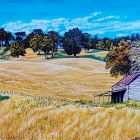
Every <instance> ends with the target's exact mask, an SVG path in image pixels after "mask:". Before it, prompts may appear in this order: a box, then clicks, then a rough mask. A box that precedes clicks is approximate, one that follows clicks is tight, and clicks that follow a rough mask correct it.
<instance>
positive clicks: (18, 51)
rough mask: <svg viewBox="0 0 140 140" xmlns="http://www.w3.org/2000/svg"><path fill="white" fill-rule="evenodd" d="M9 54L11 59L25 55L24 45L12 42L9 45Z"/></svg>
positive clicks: (20, 42)
mask: <svg viewBox="0 0 140 140" xmlns="http://www.w3.org/2000/svg"><path fill="white" fill-rule="evenodd" d="M10 52H11V56H13V57H19V56H20V55H21V56H24V55H25V54H26V51H25V48H24V43H23V42H22V41H17V40H15V41H13V42H12V43H11V45H10Z"/></svg>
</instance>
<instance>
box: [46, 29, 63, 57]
mask: <svg viewBox="0 0 140 140" xmlns="http://www.w3.org/2000/svg"><path fill="white" fill-rule="evenodd" d="M48 36H50V37H51V39H52V40H53V46H54V47H53V48H54V50H53V52H56V51H57V48H58V45H60V39H61V38H60V35H59V34H58V33H57V32H55V31H50V32H48ZM52 55H54V53H53V54H52ZM52 57H54V56H52Z"/></svg>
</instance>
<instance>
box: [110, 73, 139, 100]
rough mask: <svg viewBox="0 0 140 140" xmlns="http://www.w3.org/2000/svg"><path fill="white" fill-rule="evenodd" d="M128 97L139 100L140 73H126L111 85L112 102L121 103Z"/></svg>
mask: <svg viewBox="0 0 140 140" xmlns="http://www.w3.org/2000/svg"><path fill="white" fill-rule="evenodd" d="M129 99H131V100H136V101H140V73H134V74H131V75H128V76H126V77H124V78H123V79H122V80H120V81H119V82H118V83H116V84H115V85H113V86H112V97H111V101H112V102H113V103H123V102H127V101H128V100H129Z"/></svg>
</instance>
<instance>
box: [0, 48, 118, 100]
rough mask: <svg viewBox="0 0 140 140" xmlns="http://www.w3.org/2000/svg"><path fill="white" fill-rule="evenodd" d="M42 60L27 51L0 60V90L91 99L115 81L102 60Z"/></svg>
mask: <svg viewBox="0 0 140 140" xmlns="http://www.w3.org/2000/svg"><path fill="white" fill-rule="evenodd" d="M82 55H83V54H81V57H80V58H72V57H71V58H70V57H69V58H62V59H52V60H51V59H50V60H45V59H44V57H43V56H37V55H36V54H33V53H32V52H31V51H30V50H29V51H28V52H27V55H26V56H25V57H20V58H18V59H14V60H12V61H0V68H1V69H0V72H1V75H0V89H1V90H3V91H4V90H5V91H9V90H10V91H12V92H20V93H24V94H37V95H38V94H39V95H43V96H46V95H50V96H61V97H62V96H63V97H66V98H72V99H81V98H85V99H92V95H93V94H96V93H102V92H106V91H109V90H110V89H111V86H112V85H113V84H114V83H116V82H117V81H118V79H116V78H112V77H111V76H110V74H109V71H106V70H105V63H104V62H102V61H98V60H95V59H90V58H83V57H82Z"/></svg>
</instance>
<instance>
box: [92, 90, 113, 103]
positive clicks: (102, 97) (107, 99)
mask: <svg viewBox="0 0 140 140" xmlns="http://www.w3.org/2000/svg"><path fill="white" fill-rule="evenodd" d="M111 97H112V93H111V92H106V93H101V94H96V95H93V102H94V104H104V103H111Z"/></svg>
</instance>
